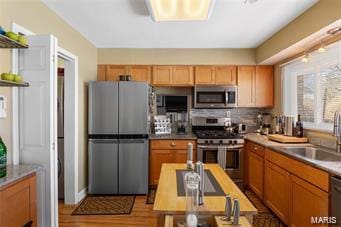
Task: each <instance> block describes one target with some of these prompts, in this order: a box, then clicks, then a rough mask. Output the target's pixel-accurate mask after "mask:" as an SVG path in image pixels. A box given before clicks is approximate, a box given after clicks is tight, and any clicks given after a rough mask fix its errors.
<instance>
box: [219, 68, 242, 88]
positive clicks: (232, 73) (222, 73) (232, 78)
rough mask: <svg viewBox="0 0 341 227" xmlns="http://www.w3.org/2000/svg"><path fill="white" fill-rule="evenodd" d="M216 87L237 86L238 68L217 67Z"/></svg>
mask: <svg viewBox="0 0 341 227" xmlns="http://www.w3.org/2000/svg"><path fill="white" fill-rule="evenodd" d="M215 84H216V85H236V84H237V67H236V66H216V67H215Z"/></svg>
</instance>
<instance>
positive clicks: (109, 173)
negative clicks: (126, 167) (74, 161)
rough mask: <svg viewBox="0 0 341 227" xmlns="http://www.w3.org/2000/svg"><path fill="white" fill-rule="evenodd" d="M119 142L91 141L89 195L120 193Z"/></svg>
mask: <svg viewBox="0 0 341 227" xmlns="http://www.w3.org/2000/svg"><path fill="white" fill-rule="evenodd" d="M117 164H118V141H117V140H90V141H89V193H90V194H117V193H118V185H117V183H118V166H117Z"/></svg>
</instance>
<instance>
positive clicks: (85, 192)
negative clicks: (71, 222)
mask: <svg viewBox="0 0 341 227" xmlns="http://www.w3.org/2000/svg"><path fill="white" fill-rule="evenodd" d="M87 191H88V188H87V187H85V188H83V190H82V191H80V192H78V195H77V203H79V202H80V201H82V200H83V199H84V198H85V196H86V194H87Z"/></svg>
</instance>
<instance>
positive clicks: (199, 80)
mask: <svg viewBox="0 0 341 227" xmlns="http://www.w3.org/2000/svg"><path fill="white" fill-rule="evenodd" d="M214 84H215V68H214V66H196V67H195V85H214Z"/></svg>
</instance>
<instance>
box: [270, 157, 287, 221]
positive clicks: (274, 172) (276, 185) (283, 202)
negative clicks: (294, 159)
mask: <svg viewBox="0 0 341 227" xmlns="http://www.w3.org/2000/svg"><path fill="white" fill-rule="evenodd" d="M289 200H290V174H289V172H287V171H285V170H284V169H282V168H281V167H279V166H277V165H274V164H272V163H271V162H269V161H265V170H264V202H265V204H266V205H268V206H269V207H270V208H271V210H272V211H274V212H275V214H276V215H277V216H278V217H279V218H280V219H281V220H282V221H283V222H284V223H285V224H288V222H289V205H290V204H289Z"/></svg>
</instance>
